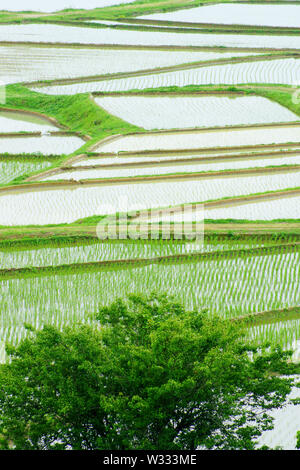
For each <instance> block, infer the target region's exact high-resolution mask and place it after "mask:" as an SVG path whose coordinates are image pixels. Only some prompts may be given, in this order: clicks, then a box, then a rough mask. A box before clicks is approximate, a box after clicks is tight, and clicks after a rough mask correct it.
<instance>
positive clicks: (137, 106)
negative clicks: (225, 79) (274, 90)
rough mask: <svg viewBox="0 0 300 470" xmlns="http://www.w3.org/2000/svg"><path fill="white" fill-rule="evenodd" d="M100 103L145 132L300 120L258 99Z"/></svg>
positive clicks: (131, 99)
mask: <svg viewBox="0 0 300 470" xmlns="http://www.w3.org/2000/svg"><path fill="white" fill-rule="evenodd" d="M95 101H96V103H97V104H98V105H99V106H101V107H102V108H104V109H105V110H106V111H108V112H109V113H110V114H112V115H113V116H117V117H119V118H121V119H123V120H124V121H128V122H130V123H131V124H134V125H139V126H141V127H143V128H144V129H149V130H151V129H172V128H173V129H176V128H177V129H183V128H194V127H212V126H215V127H222V126H225V125H227V126H234V125H237V124H241V125H247V124H264V123H272V122H290V121H298V120H299V116H297V115H296V114H294V113H292V112H290V111H289V110H287V109H286V108H283V107H282V106H280V105H279V104H277V103H273V102H271V101H269V100H266V99H265V98H261V97H257V96H249V97H236V96H235V97H234V96H228V97H216V96H207V97H195V96H193V97H184V98H182V97H163V98H161V97H154V98H152V97H151V98H149V97H138V96H134V97H119V96H118V97H104V98H95Z"/></svg>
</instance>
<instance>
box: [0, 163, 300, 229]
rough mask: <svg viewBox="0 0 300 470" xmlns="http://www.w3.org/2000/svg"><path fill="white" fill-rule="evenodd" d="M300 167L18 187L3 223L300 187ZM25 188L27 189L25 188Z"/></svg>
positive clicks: (1, 200)
mask: <svg viewBox="0 0 300 470" xmlns="http://www.w3.org/2000/svg"><path fill="white" fill-rule="evenodd" d="M298 173H299V172H293V171H290V172H288V171H287V172H286V174H285V175H284V177H283V176H282V174H263V175H260V176H258V175H252V176H243V177H227V178H222V177H218V178H208V179H204V180H203V179H201V181H199V180H197V179H195V180H189V181H170V182H169V181H165V182H155V183H154V184H153V183H152V184H151V183H150V184H149V183H131V184H121V183H116V184H113V185H109V184H108V185H105V184H104V185H99V186H91V187H77V188H74V187H73V186H72V188H71V189H69V188H68V189H67V188H66V189H52V190H50V189H47V188H43V190H42V191H37V190H36V191H32V190H31V191H30V190H29V191H26V192H25V191H24V190H23V191H22V192H20V191H17V190H16V191H14V194H11V193H9V194H3V195H1V196H0V204H1V208H2V210H1V214H0V225H28V224H29V225H43V224H56V223H68V222H74V221H75V220H78V219H81V218H84V217H89V216H93V215H108V214H115V213H117V212H129V211H130V212H131V211H132V212H133V211H138V210H143V209H150V208H157V207H170V206H175V205H179V204H188V203H195V202H199V203H200V202H204V201H209V200H212V199H213V200H216V199H222V198H225V197H230V196H231V197H233V196H242V195H250V194H254V193H263V192H266V191H275V190H284V189H286V188H293V187H294V188H298V187H299V174H298ZM23 189H24V188H23Z"/></svg>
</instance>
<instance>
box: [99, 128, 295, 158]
mask: <svg viewBox="0 0 300 470" xmlns="http://www.w3.org/2000/svg"><path fill="white" fill-rule="evenodd" d="M299 130H300V126H299V127H298V126H290V127H289V126H288V125H287V126H286V127H280V128H279V127H275V126H268V127H262V128H248V129H247V128H245V129H233V130H231V129H226V130H213V131H206V132H205V131H204V132H203V131H198V132H197V131H196V132H176V133H152V134H151V133H149V134H148V135H147V134H140V135H138V134H136V135H129V136H121V137H120V138H112V139H111V140H109V139H108V140H107V141H103V142H101V141H100V143H99V145H98V146H97V147H96V149H97V150H98V151H100V152H113V153H121V152H124V151H126V152H140V151H146V150H147V151H153V150H172V149H176V150H178V151H180V150H183V149H190V150H192V149H200V148H207V149H209V148H211V149H217V148H218V147H228V148H229V151H230V147H235V146H247V145H249V146H251V145H252V146H253V147H255V145H268V144H280V143H282V144H283V147H284V144H285V143H288V142H299Z"/></svg>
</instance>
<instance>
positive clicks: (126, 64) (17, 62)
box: [0, 45, 255, 94]
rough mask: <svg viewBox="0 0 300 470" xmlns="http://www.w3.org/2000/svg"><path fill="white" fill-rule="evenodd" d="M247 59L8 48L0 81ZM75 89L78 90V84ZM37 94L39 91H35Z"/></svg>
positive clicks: (218, 55) (1, 51) (217, 54)
mask: <svg viewBox="0 0 300 470" xmlns="http://www.w3.org/2000/svg"><path fill="white" fill-rule="evenodd" d="M247 55H253V54H251V53H241V52H208V51H202V52H201V51H194V52H193V51H176V52H175V51H147V50H146V51H132V50H126V51H124V50H117V49H116V50H109V49H89V48H78V49H75V48H71V47H69V48H68V47H64V48H61V47H60V48H56V47H37V46H30V45H29V46H22V45H10V46H1V47H0V57H1V81H2V82H4V83H19V82H36V81H41V80H56V79H70V78H76V77H89V76H99V75H110V74H114V73H125V72H133V71H140V70H148V69H153V68H156V69H157V68H161V67H170V66H174V65H179V64H189V63H192V62H201V61H203V62H206V61H214V60H218V59H222V60H224V59H229V58H231V57H246V56H247ZM254 55H255V54H254ZM77 86H79V87H82V84H81V83H80V84H78V85H77ZM38 91H40V90H39V89H38ZM41 91H42V92H43V93H44V92H45V89H44V88H43V89H42V90H41ZM79 92H80V90H79V91H78V93H79ZM54 94H56V93H54Z"/></svg>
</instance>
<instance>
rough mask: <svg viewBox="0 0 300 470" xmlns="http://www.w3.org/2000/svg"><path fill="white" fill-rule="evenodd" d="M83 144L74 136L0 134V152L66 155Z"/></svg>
mask: <svg viewBox="0 0 300 470" xmlns="http://www.w3.org/2000/svg"><path fill="white" fill-rule="evenodd" d="M83 145H84V141H83V140H81V139H80V138H79V137H75V136H70V137H69V136H52V135H40V136H34V137H31V136H30V135H28V136H22V134H20V135H15V136H14V137H1V136H0V152H1V153H2V154H3V153H10V154H22V153H32V154H33V153H34V154H37V153H40V154H43V155H62V154H65V155H68V154H69V153H72V152H74V151H75V150H77V149H79V148H80V147H82V146H83Z"/></svg>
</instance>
